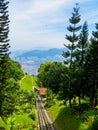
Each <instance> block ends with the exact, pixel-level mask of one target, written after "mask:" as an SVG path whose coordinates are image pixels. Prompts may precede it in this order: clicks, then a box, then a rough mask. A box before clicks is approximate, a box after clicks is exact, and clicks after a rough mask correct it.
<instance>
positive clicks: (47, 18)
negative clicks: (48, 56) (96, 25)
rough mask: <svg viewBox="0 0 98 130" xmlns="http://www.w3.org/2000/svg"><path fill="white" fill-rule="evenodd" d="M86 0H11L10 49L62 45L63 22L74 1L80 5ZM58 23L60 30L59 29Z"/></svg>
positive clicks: (66, 18)
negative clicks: (60, 26)
mask: <svg viewBox="0 0 98 130" xmlns="http://www.w3.org/2000/svg"><path fill="white" fill-rule="evenodd" d="M87 1H91V0H11V1H10V5H9V7H10V8H9V9H10V21H11V23H10V39H11V46H12V49H13V48H14V49H15V48H16V49H19V48H20V49H21V48H24V49H26V48H28V49H29V48H31V47H34V46H51V47H52V46H58V47H59V46H62V45H63V43H64V40H65V39H64V36H65V30H66V26H65V24H66V23H67V22H68V19H69V13H70V12H72V8H73V6H74V3H76V2H79V3H80V4H82V3H84V2H87ZM69 10H70V12H68V11H69ZM96 14H97V13H96ZM70 15H71V14H70ZM93 17H96V15H95V16H92V18H93ZM90 18H91V17H90ZM84 19H85V18H84ZM60 24H62V32H61V31H59V25H60Z"/></svg>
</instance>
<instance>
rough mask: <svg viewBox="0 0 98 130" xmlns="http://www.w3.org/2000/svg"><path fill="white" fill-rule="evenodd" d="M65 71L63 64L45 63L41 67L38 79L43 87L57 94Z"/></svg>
mask: <svg viewBox="0 0 98 130" xmlns="http://www.w3.org/2000/svg"><path fill="white" fill-rule="evenodd" d="M64 69H65V66H64V64H62V63H61V62H45V63H43V64H42V65H41V66H40V69H39V73H38V79H39V82H40V83H41V85H42V86H43V87H47V88H49V89H51V90H52V91H53V92H54V93H57V92H58V91H59V89H60V84H61V75H62V74H63V72H64Z"/></svg>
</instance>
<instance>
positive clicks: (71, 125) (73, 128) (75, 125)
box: [48, 101, 98, 130]
mask: <svg viewBox="0 0 98 130" xmlns="http://www.w3.org/2000/svg"><path fill="white" fill-rule="evenodd" d="M48 110H49V112H50V113H51V115H52V116H53V122H54V123H56V124H57V125H58V126H59V128H58V130H91V129H90V127H91V125H92V123H93V121H94V119H95V117H96V115H98V110H97V109H92V110H91V109H88V110H84V111H83V112H79V111H76V110H75V109H73V108H69V107H66V106H64V105H63V103H62V101H57V102H56V104H54V105H53V106H51V107H50V108H48Z"/></svg>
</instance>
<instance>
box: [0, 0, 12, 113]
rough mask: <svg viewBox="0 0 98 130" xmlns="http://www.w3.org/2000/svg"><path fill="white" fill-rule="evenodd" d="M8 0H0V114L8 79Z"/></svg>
mask: <svg viewBox="0 0 98 130" xmlns="http://www.w3.org/2000/svg"><path fill="white" fill-rule="evenodd" d="M8 4H9V2H8V1H5V0H1V1H0V115H2V112H1V108H2V102H3V100H4V97H3V89H4V88H6V86H7V85H8V80H9V77H10V75H9V68H8V60H9V47H10V46H9V39H8V34H9V15H8Z"/></svg>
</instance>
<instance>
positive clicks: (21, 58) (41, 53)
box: [11, 48, 66, 75]
mask: <svg viewBox="0 0 98 130" xmlns="http://www.w3.org/2000/svg"><path fill="white" fill-rule="evenodd" d="M63 51H66V50H65V49H58V48H52V49H49V50H30V51H15V52H12V54H11V58H12V59H13V60H16V61H18V62H20V64H21V65H22V68H23V70H24V72H26V73H28V74H34V75H36V74H37V70H38V68H39V67H40V65H41V64H42V63H44V62H46V61H52V62H54V61H57V62H63V61H64V57H63V56H62V54H63Z"/></svg>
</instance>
